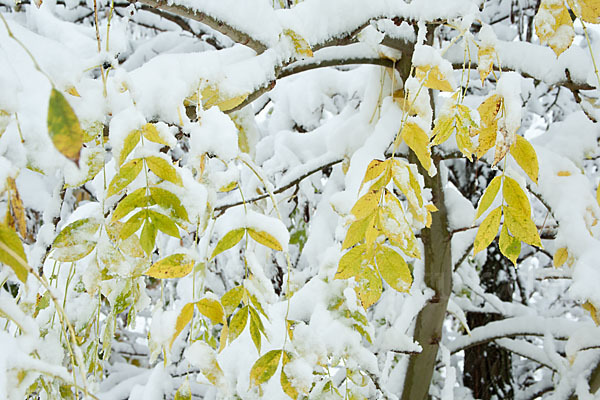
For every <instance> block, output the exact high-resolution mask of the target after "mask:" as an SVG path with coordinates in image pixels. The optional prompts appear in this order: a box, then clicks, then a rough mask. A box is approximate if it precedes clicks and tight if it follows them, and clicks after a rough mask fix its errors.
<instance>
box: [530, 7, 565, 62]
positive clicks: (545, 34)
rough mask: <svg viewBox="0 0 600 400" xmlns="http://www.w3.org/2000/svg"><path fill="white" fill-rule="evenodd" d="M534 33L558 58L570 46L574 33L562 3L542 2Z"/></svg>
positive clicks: (536, 17)
mask: <svg viewBox="0 0 600 400" xmlns="http://www.w3.org/2000/svg"><path fill="white" fill-rule="evenodd" d="M534 23H535V33H536V34H537V36H538V37H539V38H540V42H541V43H542V44H547V45H548V46H550V47H551V48H552V50H554V53H556V56H557V57H558V56H559V55H560V54H561V53H562V52H563V51H565V50H566V49H568V48H569V46H571V43H572V42H573V37H574V36H575V32H574V30H573V21H572V20H571V16H570V15H569V11H568V10H567V7H565V5H564V3H563V2H562V1H553V0H544V1H542V3H541V4H540V8H539V10H538V12H537V14H536V16H535V20H534Z"/></svg>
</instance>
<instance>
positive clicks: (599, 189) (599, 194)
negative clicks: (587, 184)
mask: <svg viewBox="0 0 600 400" xmlns="http://www.w3.org/2000/svg"><path fill="white" fill-rule="evenodd" d="M596 203H598V205H599V206H600V185H599V186H598V187H597V188H596Z"/></svg>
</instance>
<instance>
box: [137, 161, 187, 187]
mask: <svg viewBox="0 0 600 400" xmlns="http://www.w3.org/2000/svg"><path fill="white" fill-rule="evenodd" d="M145 160H146V164H148V168H150V171H152V172H153V173H154V174H155V175H156V176H158V177H159V178H160V179H164V180H165V181H169V182H171V183H174V184H176V185H179V186H182V185H183V183H182V182H181V177H180V176H179V174H178V173H177V170H176V169H175V167H173V166H172V165H171V164H170V163H169V162H168V161H167V160H165V159H164V158H161V157H157V156H150V157H146V158H145Z"/></svg>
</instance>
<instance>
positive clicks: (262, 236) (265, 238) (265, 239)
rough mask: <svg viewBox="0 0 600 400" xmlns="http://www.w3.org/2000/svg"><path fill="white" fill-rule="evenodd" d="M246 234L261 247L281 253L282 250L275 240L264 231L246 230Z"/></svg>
mask: <svg viewBox="0 0 600 400" xmlns="http://www.w3.org/2000/svg"><path fill="white" fill-rule="evenodd" d="M247 231H248V234H249V235H250V237H251V238H252V239H254V240H256V241H257V242H258V243H260V244H262V245H263V246H267V247H269V248H271V249H273V250H277V251H281V250H283V248H282V247H281V244H280V243H279V241H278V240H277V239H275V238H274V237H273V236H272V235H271V234H269V233H267V232H264V231H257V230H255V229H252V228H247Z"/></svg>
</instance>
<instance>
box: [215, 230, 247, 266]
mask: <svg viewBox="0 0 600 400" xmlns="http://www.w3.org/2000/svg"><path fill="white" fill-rule="evenodd" d="M245 232H246V228H238V229H234V230H232V231H230V232H227V233H226V234H225V236H223V238H222V239H221V240H219V243H217V246H216V247H215V249H214V250H213V252H212V255H211V256H210V258H211V259H213V258H215V257H216V256H217V255H218V254H221V253H222V252H224V251H225V250H229V249H230V248H232V247H233V246H235V245H236V244H238V243H239V242H240V240H242V238H243V237H244V233H245Z"/></svg>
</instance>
